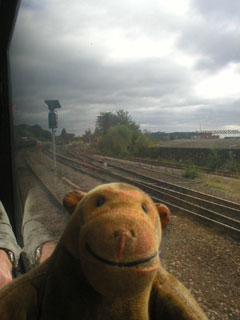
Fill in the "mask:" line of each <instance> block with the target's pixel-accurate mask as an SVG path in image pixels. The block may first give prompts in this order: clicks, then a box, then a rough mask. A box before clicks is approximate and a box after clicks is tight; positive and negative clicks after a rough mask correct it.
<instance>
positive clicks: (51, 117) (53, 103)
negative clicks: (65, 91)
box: [45, 100, 61, 170]
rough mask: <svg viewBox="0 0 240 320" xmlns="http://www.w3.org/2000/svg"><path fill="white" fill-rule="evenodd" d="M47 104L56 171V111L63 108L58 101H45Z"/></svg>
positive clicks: (54, 168)
mask: <svg viewBox="0 0 240 320" xmlns="http://www.w3.org/2000/svg"><path fill="white" fill-rule="evenodd" d="M45 103H46V104H47V106H48V109H49V112H48V127H49V129H52V151H53V170H56V168H57V166H56V143H55V132H56V128H57V127H58V123H57V120H58V118H57V111H55V109H58V108H61V105H60V103H59V101H58V100H45Z"/></svg>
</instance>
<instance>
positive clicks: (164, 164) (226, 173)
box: [128, 158, 236, 178]
mask: <svg viewBox="0 0 240 320" xmlns="http://www.w3.org/2000/svg"><path fill="white" fill-rule="evenodd" d="M128 160H129V161H134V162H141V163H147V164H151V165H154V166H159V167H167V168H173V169H179V170H184V168H185V167H184V166H183V165H181V164H173V163H167V162H158V161H154V160H147V159H139V158H128ZM198 169H199V170H200V171H202V172H204V173H209V174H213V175H217V176H223V177H231V178H233V177H236V173H235V172H233V171H224V170H217V171H215V170H211V169H209V168H204V167H198Z"/></svg>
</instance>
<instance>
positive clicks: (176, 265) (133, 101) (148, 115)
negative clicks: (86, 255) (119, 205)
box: [0, 0, 240, 320]
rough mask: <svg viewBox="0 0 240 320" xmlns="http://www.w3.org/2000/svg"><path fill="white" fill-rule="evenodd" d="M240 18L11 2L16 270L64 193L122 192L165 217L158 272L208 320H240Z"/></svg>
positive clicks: (60, 0)
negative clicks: (14, 7) (137, 191)
mask: <svg viewBox="0 0 240 320" xmlns="http://www.w3.org/2000/svg"><path fill="white" fill-rule="evenodd" d="M239 10H240V4H239V3H238V2H236V1H233V0H228V1H220V2H219V1H210V2H209V1H207V0H168V1H147V0H140V1H139V0H138V1H135V0H130V1H129V0H122V1H115V0H104V1H96V0H89V1H82V0H72V1H66V0H57V1H53V0H42V1H36V0H22V1H21V6H20V9H19V13H18V18H17V22H16V26H15V31H14V34H13V39H12V43H11V47H10V60H9V61H10V75H11V88H12V102H13V107H12V108H13V112H12V113H13V128H12V131H13V137H14V145H15V150H14V160H15V168H16V169H15V171H16V182H17V183H16V186H17V192H16V194H17V196H16V197H17V200H16V201H17V202H16V203H18V206H17V208H16V210H17V212H16V215H17V216H18V222H17V223H18V225H19V223H20V222H19V221H21V228H20V229H19V230H21V235H20V234H19V235H18V236H17V238H18V245H19V247H18V248H17V249H16V251H17V252H18V253H19V252H21V250H22V249H21V248H22V247H23V248H24V252H25V253H26V252H27V254H25V255H22V260H23V264H24V268H25V270H28V269H30V268H32V266H34V265H36V264H38V263H39V262H42V261H43V260H45V258H46V257H48V256H49V255H50V254H51V252H52V251H53V250H54V248H55V246H56V244H57V243H58V241H59V239H60V237H61V235H62V232H63V230H64V227H65V225H66V223H67V221H68V219H69V214H68V213H67V212H66V211H65V209H64V208H63V206H62V200H63V198H64V196H65V195H66V193H67V192H68V191H69V190H72V189H80V190H82V191H84V192H87V191H89V190H90V189H92V188H93V187H95V186H97V185H100V184H102V183H106V182H113V181H123V182H127V183H130V184H133V185H135V186H137V187H140V188H141V189H143V190H144V191H146V192H147V193H148V194H149V195H150V196H152V197H153V199H154V201H156V202H160V203H163V204H165V205H167V206H168V207H169V209H170V211H171V213H172V219H171V223H170V224H169V225H168V226H167V228H166V229H164V230H163V240H162V245H161V247H160V258H161V261H162V264H163V266H164V267H165V268H166V269H167V270H168V271H169V272H170V273H172V274H173V275H175V276H176V277H177V278H178V279H179V280H180V281H181V282H182V283H183V284H184V285H185V286H186V287H187V288H188V289H189V290H190V291H191V293H192V295H193V296H194V297H195V298H196V300H197V301H198V303H199V305H200V306H201V307H202V309H203V310H204V312H205V313H206V314H207V316H208V317H209V319H236V320H237V319H239V317H240V313H239V293H238V288H237V281H238V280H237V279H239V276H240V274H239V272H240V270H239V262H240V255H239V242H238V240H239V237H240V215H239V213H240V194H239V188H240V180H239V177H240V122H239V119H240V118H239V101H240V88H239V83H240V75H239V70H240V51H239V41H238V39H239V27H240V22H239ZM99 199H101V200H104V201H103V203H102V206H104V205H105V203H107V201H106V202H105V200H106V199H105V198H103V197H102V198H99ZM96 201H97V200H96ZM144 206H145V204H144ZM19 217H20V218H19ZM34 230H38V231H37V232H36V231H34ZM21 237H23V238H21ZM0 247H1V245H0Z"/></svg>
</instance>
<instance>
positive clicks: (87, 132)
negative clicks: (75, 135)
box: [82, 129, 93, 143]
mask: <svg viewBox="0 0 240 320" xmlns="http://www.w3.org/2000/svg"><path fill="white" fill-rule="evenodd" d="M92 138H93V134H92V132H91V130H90V129H88V130H85V132H84V134H83V135H82V140H83V141H84V142H86V143H91V142H92Z"/></svg>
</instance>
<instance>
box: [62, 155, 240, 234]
mask: <svg viewBox="0 0 240 320" xmlns="http://www.w3.org/2000/svg"><path fill="white" fill-rule="evenodd" d="M56 156H57V160H58V161H60V162H62V163H63V164H65V165H68V166H71V167H72V168H73V169H75V170H79V171H81V172H83V173H85V174H89V175H91V176H94V177H95V178H96V177H99V179H101V180H102V181H106V182H109V179H110V177H111V179H114V180H115V181H122V182H126V183H130V184H133V185H135V186H137V187H139V188H141V189H143V190H144V191H146V192H147V193H148V194H149V195H150V196H151V197H152V198H153V200H154V201H155V202H162V203H165V204H166V205H168V206H169V208H170V209H171V210H172V212H176V213H183V214H187V215H188V216H189V217H194V218H197V219H200V220H201V221H203V222H205V223H207V224H208V225H212V226H214V227H217V228H219V229H220V230H222V231H224V232H228V233H230V234H231V235H232V236H233V237H236V238H238V239H240V205H239V204H237V203H233V202H230V201H226V200H223V199H220V198H215V197H213V196H210V195H207V194H204V193H200V192H197V191H194V190H191V189H187V188H184V187H181V186H178V185H174V184H171V183H167V182H162V181H159V180H158V179H154V178H152V177H149V176H147V175H143V174H140V173H138V172H136V171H134V170H130V169H125V168H123V166H121V167H119V166H116V165H111V164H110V163H108V166H107V167H105V166H104V164H102V163H100V162H99V161H96V159H92V162H90V160H87V159H86V158H85V161H83V160H82V159H81V160H80V159H79V160H78V159H76V158H75V159H73V158H72V157H71V158H70V157H68V156H63V155H61V154H57V155H56Z"/></svg>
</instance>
